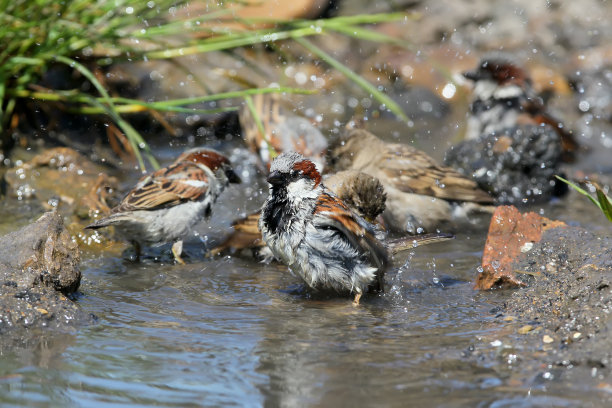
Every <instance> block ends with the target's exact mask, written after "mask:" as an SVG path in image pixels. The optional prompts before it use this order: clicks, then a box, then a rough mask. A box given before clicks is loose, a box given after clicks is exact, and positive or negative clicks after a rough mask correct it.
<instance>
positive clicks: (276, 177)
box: [268, 171, 285, 186]
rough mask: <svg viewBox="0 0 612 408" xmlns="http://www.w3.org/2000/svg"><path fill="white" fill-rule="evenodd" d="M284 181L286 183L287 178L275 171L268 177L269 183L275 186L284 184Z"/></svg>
mask: <svg viewBox="0 0 612 408" xmlns="http://www.w3.org/2000/svg"><path fill="white" fill-rule="evenodd" d="M284 181H285V177H283V175H282V174H281V173H280V172H278V171H273V172H272V173H270V175H269V176H268V183H270V184H272V185H273V186H274V185H278V184H283V183H284Z"/></svg>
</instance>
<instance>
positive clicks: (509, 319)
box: [504, 316, 516, 322]
mask: <svg viewBox="0 0 612 408" xmlns="http://www.w3.org/2000/svg"><path fill="white" fill-rule="evenodd" d="M514 320H516V317H514V316H505V317H504V321H505V322H512V321H514Z"/></svg>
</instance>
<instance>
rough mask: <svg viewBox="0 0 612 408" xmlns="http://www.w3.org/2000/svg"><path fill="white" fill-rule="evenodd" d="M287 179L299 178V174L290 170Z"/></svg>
mask: <svg viewBox="0 0 612 408" xmlns="http://www.w3.org/2000/svg"><path fill="white" fill-rule="evenodd" d="M289 177H291V178H292V179H294V180H295V179H297V178H299V177H300V172H299V171H297V170H292V171H291V173H289Z"/></svg>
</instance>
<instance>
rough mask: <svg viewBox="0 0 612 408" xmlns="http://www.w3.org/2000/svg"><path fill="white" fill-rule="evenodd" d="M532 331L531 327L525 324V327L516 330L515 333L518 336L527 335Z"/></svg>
mask: <svg viewBox="0 0 612 408" xmlns="http://www.w3.org/2000/svg"><path fill="white" fill-rule="evenodd" d="M532 330H533V326H531V325H529V324H526V325H525V326H523V327H521V328H519V329H518V330H517V332H518V334H527V333H529V332H530V331H532Z"/></svg>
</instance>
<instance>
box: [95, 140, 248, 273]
mask: <svg viewBox="0 0 612 408" xmlns="http://www.w3.org/2000/svg"><path fill="white" fill-rule="evenodd" d="M239 182H240V178H239V177H238V176H237V175H236V174H235V173H234V171H233V170H232V167H231V163H230V161H229V159H228V158H227V157H225V156H224V155H223V154H221V153H219V152H217V151H215V150H212V149H205V148H199V149H192V150H189V151H187V152H185V153H183V154H181V155H180V156H179V157H178V158H177V159H176V161H175V162H174V163H172V164H171V165H169V166H167V167H164V168H162V169H159V170H157V171H155V172H153V173H151V174H149V175H146V176H144V177H143V178H141V179H140V180H139V181H138V183H137V184H136V186H135V187H134V188H133V189H132V190H131V191H130V192H129V193H128V194H127V195H126V196H125V198H124V199H123V200H122V201H121V203H120V204H119V205H118V206H117V207H115V208H113V209H112V210H111V214H110V215H109V216H108V217H105V218H102V219H100V220H98V221H96V222H94V223H93V224H91V225H89V226H87V227H86V228H90V229H97V228H102V227H107V226H110V225H113V226H116V227H118V229H119V230H120V233H121V235H122V236H124V237H126V238H127V239H129V240H130V241H132V242H133V243H134V244H135V247H136V252H137V255H139V252H140V246H141V244H147V245H154V244H161V243H165V242H173V241H175V244H174V245H173V247H172V249H173V253H174V255H175V257H176V258H177V261H179V262H182V261H181V259H180V252H181V250H182V240H181V239H182V238H183V237H184V236H185V235H186V234H187V233H188V232H189V230H190V229H191V228H192V227H193V226H194V225H195V224H196V223H198V222H199V221H201V220H203V219H207V218H208V217H210V215H211V212H212V207H213V204H214V203H215V201H216V200H217V197H218V196H219V195H220V194H221V192H222V191H223V190H224V189H225V187H227V185H228V184H229V183H239Z"/></svg>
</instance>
